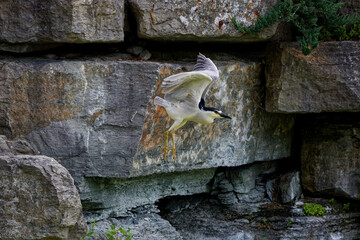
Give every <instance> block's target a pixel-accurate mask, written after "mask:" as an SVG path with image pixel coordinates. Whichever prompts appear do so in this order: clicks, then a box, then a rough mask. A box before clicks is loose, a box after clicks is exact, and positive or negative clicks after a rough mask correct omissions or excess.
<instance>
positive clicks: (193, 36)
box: [129, 0, 277, 42]
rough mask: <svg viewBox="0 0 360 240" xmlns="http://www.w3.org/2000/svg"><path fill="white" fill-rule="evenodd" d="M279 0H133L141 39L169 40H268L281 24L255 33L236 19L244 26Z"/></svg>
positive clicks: (132, 7) (133, 10)
mask: <svg viewBox="0 0 360 240" xmlns="http://www.w3.org/2000/svg"><path fill="white" fill-rule="evenodd" d="M275 2H276V1H275V0H271V1H264V0H256V1H232V0H225V1H213V0H205V1H172V0H171V1H168V0H160V1H156V2H154V1H149V0H129V4H130V7H131V9H132V12H133V13H134V15H135V17H136V19H137V24H138V29H137V31H138V36H139V37H140V38H147V39H156V40H166V41H174V40H179V41H203V42H204V41H206V42H209V41H226V42H228V41H233V42H234V41H236V42H250V41H264V40H267V39H269V38H271V37H272V36H273V35H274V34H275V31H276V27H277V24H274V25H273V26H271V27H269V28H268V29H265V30H264V31H262V32H260V33H258V34H255V35H250V34H243V33H241V32H239V31H238V30H236V29H235V27H234V24H233V23H232V20H231V19H232V18H233V17H235V18H236V20H237V22H238V23H240V24H243V25H244V26H249V25H252V24H253V23H254V21H255V20H256V19H257V17H258V16H259V14H265V13H266V11H267V10H269V9H270V7H271V6H273V5H274V4H275Z"/></svg>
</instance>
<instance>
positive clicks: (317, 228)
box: [160, 196, 360, 240]
mask: <svg viewBox="0 0 360 240" xmlns="http://www.w3.org/2000/svg"><path fill="white" fill-rule="evenodd" d="M199 198H200V199H198V200H197V201H195V200H193V202H194V203H193V204H187V205H186V206H185V207H184V208H183V209H181V211H172V210H171V207H168V206H171V205H183V203H184V202H185V201H186V199H184V198H180V197H179V198H173V199H168V200H167V201H166V202H164V203H163V205H164V206H163V208H164V212H162V213H160V215H161V216H162V217H163V218H165V219H167V220H168V221H169V222H170V223H171V225H172V226H174V227H175V228H176V229H177V231H178V232H179V233H181V236H182V237H183V239H184V240H185V239H186V240H208V239H211V240H223V239H227V240H239V239H240V240H258V239H301V240H308V239H332V240H333V239H354V238H356V237H358V236H359V235H358V228H359V226H360V224H359V222H360V221H359V220H360V214H359V213H344V214H331V213H329V214H327V215H326V216H325V217H322V218H319V217H314V216H310V217H308V216H305V214H304V213H303V211H302V205H303V202H299V203H298V205H294V206H293V207H290V206H289V205H282V206H281V205H276V204H273V203H260V204H254V203H236V204H233V205H231V206H228V207H224V206H223V205H220V204H219V203H218V202H217V200H216V199H212V198H211V197H209V196H199ZM321 204H324V203H321ZM328 208H329V209H330V207H328Z"/></svg>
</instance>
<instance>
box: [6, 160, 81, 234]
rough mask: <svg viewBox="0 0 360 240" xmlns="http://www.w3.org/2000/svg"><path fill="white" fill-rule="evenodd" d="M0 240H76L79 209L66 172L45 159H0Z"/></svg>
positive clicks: (52, 161) (56, 164) (77, 197)
mask: <svg viewBox="0 0 360 240" xmlns="http://www.w3.org/2000/svg"><path fill="white" fill-rule="evenodd" d="M0 221H1V231H0V239H7V240H22V239H45V238H46V239H50V238H51V239H64V240H65V239H66V240H67V239H80V238H81V237H82V236H83V235H84V234H85V233H86V224H85V221H84V219H83V215H82V206H81V202H80V197H79V194H78V191H77V189H76V188H75V185H74V181H73V179H72V177H71V176H70V174H69V172H68V171H67V170H66V169H65V168H64V167H63V166H61V165H60V164H59V163H57V162H56V161H55V160H54V159H52V158H49V157H45V156H26V155H17V156H0Z"/></svg>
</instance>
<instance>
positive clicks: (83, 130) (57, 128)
mask: <svg viewBox="0 0 360 240" xmlns="http://www.w3.org/2000/svg"><path fill="white" fill-rule="evenodd" d="M217 64H218V66H219V69H220V75H221V78H220V79H219V80H218V81H217V82H215V83H214V84H213V86H212V87H211V90H210V92H209V94H208V99H207V102H208V105H209V106H216V107H221V108H222V109H223V110H224V112H226V113H228V114H229V115H231V116H232V117H233V119H232V120H230V121H222V120H219V119H218V120H217V121H215V123H213V124H212V125H209V126H204V125H200V124H195V123H187V124H186V125H185V126H184V127H183V128H181V129H179V130H178V131H177V132H176V146H177V152H176V157H177V160H176V162H175V163H174V162H173V161H172V159H168V162H166V163H164V161H163V156H162V155H161V154H162V150H161V149H160V146H163V145H164V141H165V138H164V133H165V131H166V129H167V128H168V127H169V126H170V124H171V122H172V120H171V119H170V118H169V117H168V116H167V114H166V112H165V110H164V109H163V108H162V107H159V106H156V105H155V104H154V103H153V98H154V97H155V96H156V95H162V93H161V89H159V85H160V84H161V82H162V80H163V79H164V78H165V77H167V76H169V75H170V74H172V73H175V72H179V71H181V69H182V68H184V67H188V69H191V68H192V67H193V64H191V66H190V65H189V64H185V65H179V64H163V63H156V62H128V61H107V60H100V59H94V60H88V61H48V60H35V59H29V60H22V61H19V60H2V61H1V62H0V68H1V73H0V74H1V75H0V76H1V78H0V79H1V81H0V84H1V86H2V88H1V89H0V91H1V94H0V96H1V99H2V104H1V105H0V134H5V135H7V136H8V137H10V138H17V137H24V138H26V139H27V140H28V142H29V143H30V144H31V146H32V147H33V149H34V150H35V153H36V154H42V155H46V156H50V157H54V158H55V159H56V160H58V161H59V162H60V163H61V164H62V165H64V166H65V167H66V168H68V169H69V171H70V172H71V174H72V175H73V177H74V178H75V179H76V180H78V179H80V178H81V177H83V176H88V177H90V176H91V177H131V176H133V177H134V176H142V175H149V174H153V173H166V172H173V171H187V170H193V169H204V168H213V167H219V166H240V165H243V164H248V163H251V162H254V161H262V160H272V159H280V158H284V157H288V156H290V150H291V139H292V127H293V123H294V118H293V116H290V115H285V116H284V115H279V114H271V113H267V112H265V111H264V109H263V108H262V100H263V92H264V91H263V85H262V80H261V73H262V66H261V64H260V63H258V62H242V61H229V62H217Z"/></svg>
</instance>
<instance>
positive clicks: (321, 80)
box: [265, 41, 360, 113]
mask: <svg viewBox="0 0 360 240" xmlns="http://www.w3.org/2000/svg"><path fill="white" fill-rule="evenodd" d="M266 62H267V63H266V71H265V75H266V110H267V111H270V112H282V113H318V112H356V111H360V72H359V71H358V67H359V65H360V42H359V41H352V42H351V41H344V42H323V43H320V45H319V47H318V48H317V49H316V50H315V51H314V52H313V53H312V54H311V55H309V56H304V55H303V54H302V53H301V50H300V49H299V47H298V44H297V43H279V44H276V45H271V46H270V47H269V48H268V54H267V60H266Z"/></svg>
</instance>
